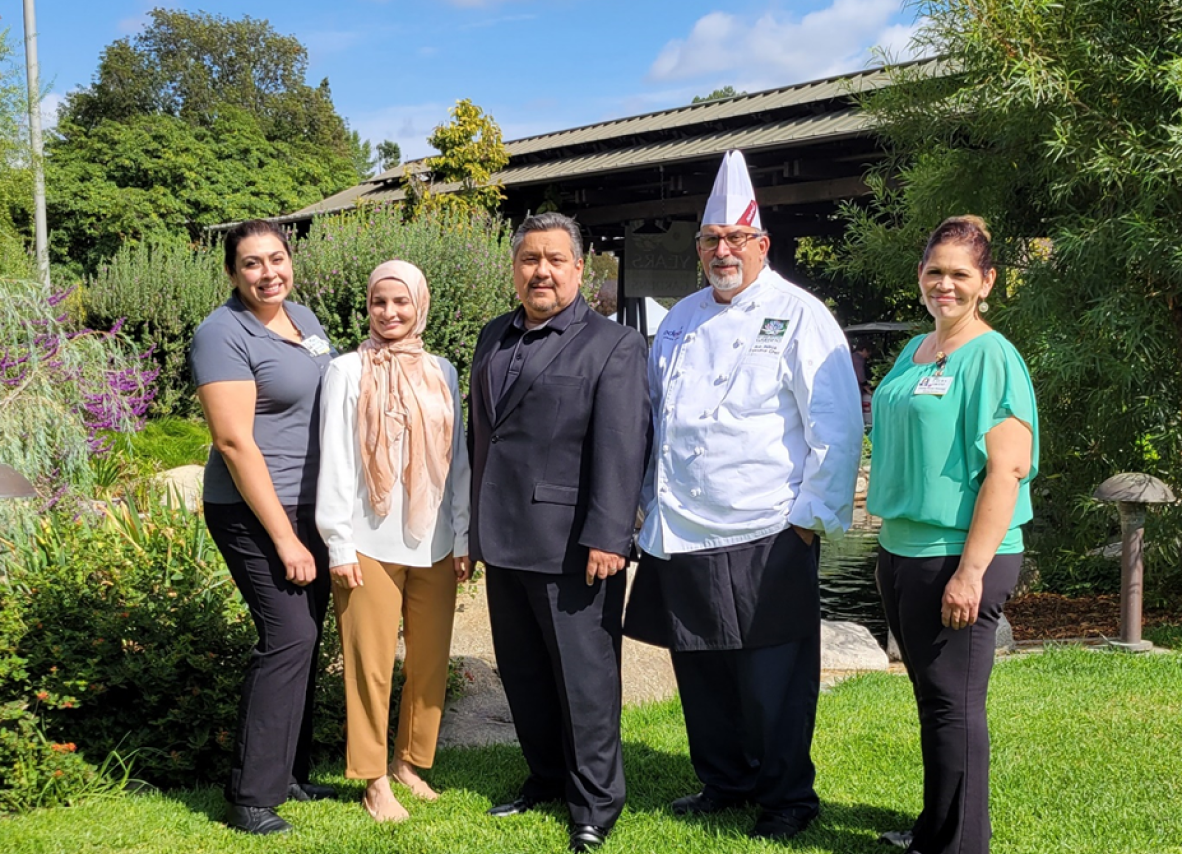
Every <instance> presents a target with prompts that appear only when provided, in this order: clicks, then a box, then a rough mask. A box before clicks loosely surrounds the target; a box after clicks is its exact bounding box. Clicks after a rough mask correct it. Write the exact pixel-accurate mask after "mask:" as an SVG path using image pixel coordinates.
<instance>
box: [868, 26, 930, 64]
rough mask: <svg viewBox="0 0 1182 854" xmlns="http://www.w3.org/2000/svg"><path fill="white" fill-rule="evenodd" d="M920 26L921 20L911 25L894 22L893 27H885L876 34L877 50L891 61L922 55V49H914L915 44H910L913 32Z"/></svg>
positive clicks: (917, 30) (915, 57) (913, 36)
mask: <svg viewBox="0 0 1182 854" xmlns="http://www.w3.org/2000/svg"><path fill="white" fill-rule="evenodd" d="M922 26H923V22H922V21H916V22H915V23H914V24H911V25H907V24H896V25H895V26H893V27H887V28H886V29H885V30H883V31H882V32H881V33H879V34H878V44H877V46H876V47H877V50H878V52H879V53H881V54H882V56H883V57H885V58H886V59H888V60H890V61H891V62H905V61H907V60H909V59H919V57H920V56H922V55H923V51H922V50H917V49H916V45H914V44H912V39H914V38H915V34H916V33H917V32H919V29H920V27H922Z"/></svg>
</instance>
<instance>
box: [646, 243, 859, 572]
mask: <svg viewBox="0 0 1182 854" xmlns="http://www.w3.org/2000/svg"><path fill="white" fill-rule="evenodd" d="M648 377H649V390H650V394H651V395H652V403H653V422H654V425H655V431H654V437H653V451H652V456H651V458H650V460H649V465H648V468H647V470H646V473H645V480H644V489H643V491H642V492H641V506H642V507H643V508H644V510H645V519H644V525H643V527H642V528H641V532H640V547H641V548H642V549H644V551H645V552H647V553H648V554H651V555H653V556H655V557H658V558H667V557H668V556H669V555H670V554H678V553H682V552H692V551H699V550H701V549H708V548H716V547H719V546H728V545H735V544H737V543H744V542H749V541H751V540H757V539H760V538H761V537H766V536H769V535H771V534H775V533H778V532H779V531H782V530H784V529H785V528H786V527H788V526H789V525H798V526H800V527H801V528H808V529H810V530H813V531H818V532H824V533H825V535H826V536H828V537H830V538H835V537H840V536H842V535H843V534H844V533H845V529H846V528H848V527H849V525H850V522H851V520H852V517H853V502H854V487H855V483H856V479H857V474H858V463H859V460H860V458H861V454H862V406H861V399H860V396H859V393H858V386H857V382H856V381H855V379H854V371H853V366H852V363H851V361H850V354H849V345H848V344H847V343H846V339H845V336H844V335H843V334H842V331H841V329H840V328H839V327H838V325H837V322H836V321H835V320H834V319H833V315H831V314H830V313H829V310H828V309H827V308H826V307H825V305H824V304H823V303H822V302H821V301H820V300H818V299H817V298H816V297H814V296H812V295H811V294H809V293H807V292H806V291H804V290H802V289H801V288H799V287H797V286H796V285H793V284H792V283H791V282H788V281H787V280H785V279H784V278H782V277H781V276H779V275H778V274H776V273H775V272H773V271H772V270H771V269H770V268H767V267H765V268H764V269H763V271H762V272H761V273H760V274H759V277H758V278H757V279H756V280H755V281H754V282H752V283H751V284H750V285H749V286H748V287H747V288H746V289H744V290H743V291H741V292H740V293H738V294H737V295H736V296H735V297H734V299H733V300H732V301H731V303H730V304H729V305H728V304H725V303H719V302H717V301H716V300H715V299H714V296H713V291H712V289H711V288H706V289H704V290H701V291H699V292H697V293H696V294H694V295H692V296H689V297H686V298H685V299H683V300H682V301H681V302H679V303H677V305H675V306H674V307H673V309H672V311H670V312H669V314H668V316H667V317H666V318H665V320H664V321H663V322H662V323H661V327H660V329H659V330H658V331H657V337H656V339H655V340H654V342H653V346H652V349H651V351H650V352H649V362H648Z"/></svg>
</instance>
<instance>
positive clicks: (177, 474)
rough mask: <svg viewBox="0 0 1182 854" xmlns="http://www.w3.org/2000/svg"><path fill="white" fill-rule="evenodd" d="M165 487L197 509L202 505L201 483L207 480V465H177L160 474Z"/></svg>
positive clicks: (192, 509)
mask: <svg viewBox="0 0 1182 854" xmlns="http://www.w3.org/2000/svg"><path fill="white" fill-rule="evenodd" d="M160 481H161V483H163V484H164V487H165V488H166V489H167V490H168V491H169V492H170V493H171V494H172V495H173V496H174V497H176V498H179V499H180V500H181V501H183V502H184V504H185V507H187V508H188V509H189V510H191V511H194V512H195V511H197V510H198V509H200V507H201V485H202V484H203V483H204V482H205V466H197V465H190V466H177V467H176V468H174V469H169V470H168V471H166V472H163V473H162V474H161V475H160Z"/></svg>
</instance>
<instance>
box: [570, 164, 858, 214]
mask: <svg viewBox="0 0 1182 854" xmlns="http://www.w3.org/2000/svg"><path fill="white" fill-rule="evenodd" d="M869 193H870V188H869V187H867V186H866V182H865V181H863V180H862V178H861V176H857V175H854V176H851V177H848V178H834V179H831V180H828V181H809V182H807V183H804V184H780V185H778V186H775V187H756V188H755V198H756V200H757V201H758V202H759V204H760V206H761V207H772V206H774V205H804V204H811V203H814V202H832V201H836V200H838V199H853V198H858V197H860V196H865V195H868V194H869ZM707 198H709V196H678V197H676V198H673V199H665V200H664V201H660V200H657V199H654V200H652V201H647V202H629V203H627V204H622V205H608V206H605V207H599V208H583V209H581V210H575V211H572V213H573V214H574V216H575V218H576V219H578V221H579V222H581V223H583V224H584V225H606V224H608V223H617V222H628V221H629V220H634V219H656V218H657V217H663V216H684V215H690V214H701V212H702V211H703V210H705V208H706V199H707Z"/></svg>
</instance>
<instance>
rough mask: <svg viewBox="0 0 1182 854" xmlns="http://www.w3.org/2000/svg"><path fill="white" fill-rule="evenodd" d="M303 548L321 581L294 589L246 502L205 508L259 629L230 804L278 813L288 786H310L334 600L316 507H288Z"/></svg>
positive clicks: (243, 706) (232, 774) (240, 720)
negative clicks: (320, 669) (315, 709)
mask: <svg viewBox="0 0 1182 854" xmlns="http://www.w3.org/2000/svg"><path fill="white" fill-rule="evenodd" d="M285 509H286V510H287V515H288V517H289V518H290V519H291V524H292V528H293V529H294V530H295V532H296V536H298V537H299V538H300V542H302V543H303V544H304V546H305V547H306V548H307V549H308V551H310V552H311V553H312V556H313V557H314V558H315V560H316V570H317V571H316V580H315V581H313V582H312V583H311V584H309V585H307V586H306V587H300V586H299V585H296V584H292V583H291V582H290V581H288V580H287V578H286V570H285V569H284V567H283V563H282V562H281V561H280V560H279V554H278V552H277V551H276V550H275V545H274V543H273V542H272V541H271V537H270V536H269V535H268V534H267V531H266V529H265V528H263V525H262V523H261V522H259V520H258V518H257V517H256V516H255V515H254V513H253V512H252V511H251V509H250V507H248V506H247V505H246V504H245V503H240V504H206V505H205V521H206V525H207V526H208V527H209V532H210V534H211V535H212V536H213V539H214V542H215V543H217V546H218V549H219V550H220V551H221V553H222V557H224V558H225V560H226V565H227V566H228V567H229V569H230V575H231V576H232V577H233V578H234V583H235V584H237V585H238V590H239V591H240V592H241V593H242V598H243V599H245V600H246V605H247V607H248V608H249V609H250V616H251V618H252V619H253V620H254V624H255V628H256V629H258V633H259V640H258V644H257V645H256V646H255V648H254V649H253V650H252V651H251V654H250V664H249V666H248V667H247V670H246V679H245V681H244V682H243V686H242V702H241V705H240V706H239V709H238V736H237V742H236V743H235V748H234V758H233V764H232V766H231V769H230V780H229V782H228V783H227V784H226V800H228V801H230V803H234V804H241V805H243V806H253V807H276V806H278V805H279V804H281V803H283V802H284V801H285V800H287V789H288V786H289V785H290V784H291V783H292V782H293V781H296V782H301V783H303V782H307V780H308V771H309V766H310V763H311V746H312V703H313V698H314V696H315V693H316V670H317V668H316V658H317V653H318V651H319V648H320V631H321V627H322V625H323V623H324V614H325V611H326V610H327V608H328V602H329V597H330V594H331V590H330V584H329V575H328V549H327V547H326V546H325V545H324V541H323V540H321V538H320V534H319V532H318V531H317V530H316V519H315V507H314V506H313V505H310V504H309V505H300V506H298V507H288V508H285Z"/></svg>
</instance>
